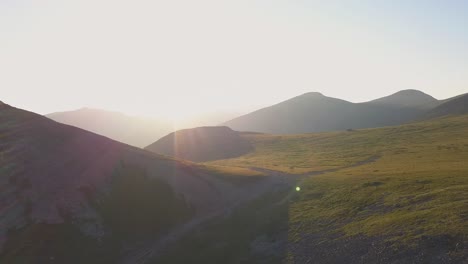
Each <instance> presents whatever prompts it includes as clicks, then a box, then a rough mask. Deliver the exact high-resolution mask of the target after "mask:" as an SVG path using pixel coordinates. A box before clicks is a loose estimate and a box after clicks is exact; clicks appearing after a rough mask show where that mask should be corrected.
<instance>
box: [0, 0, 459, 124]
mask: <svg viewBox="0 0 468 264" xmlns="http://www.w3.org/2000/svg"><path fill="white" fill-rule="evenodd" d="M467 13H468V1H462V0H459V1H458V0H447V1H436V0H414V1H407V0H393V1H384V0H354V1H353V0H346V1H344V0H343V1H333V0H323V1H317V0H316V1H314V0H309V1H305V0H284V1H275V0H268V1H266V0H265V1H257V0H232V1H221V0H199V1H193V0H166V1H157V0H132V1H123V0H41V1H34V0H0V100H1V101H3V102H5V103H8V104H11V105H14V106H16V107H20V108H24V109H27V110H30V111H34V112H37V113H40V114H47V113H51V112H56V111H64V110H72V109H77V108H81V107H94V108H102V109H109V110H114V111H120V112H124V113H127V114H133V115H145V116H155V117H158V116H162V117H173V118H180V117H186V116H189V115H194V114H200V113H207V112H248V111H252V110H255V109H257V108H260V107H264V106H268V105H271V104H274V103H278V102H281V101H284V100H286V99H288V98H291V97H294V96H297V95H300V94H303V93H306V92H311V91H318V92H321V93H323V94H324V95H327V96H331V97H337V98H341V99H345V100H349V101H352V102H363V101H368V100H372V99H375V98H378V97H382V96H386V95H389V94H391V93H394V92H397V91H399V90H403V89H418V90H422V91H424V92H426V93H428V94H431V95H432V96H434V97H436V98H438V99H445V98H448V97H452V96H455V95H458V94H461V93H466V92H468V32H467V31H466V25H468V17H467V16H466V14H467Z"/></svg>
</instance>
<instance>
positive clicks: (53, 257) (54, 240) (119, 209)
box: [0, 103, 264, 263]
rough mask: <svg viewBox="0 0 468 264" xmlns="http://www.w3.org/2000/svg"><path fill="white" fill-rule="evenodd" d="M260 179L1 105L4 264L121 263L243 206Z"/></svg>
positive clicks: (0, 217)
mask: <svg viewBox="0 0 468 264" xmlns="http://www.w3.org/2000/svg"><path fill="white" fill-rule="evenodd" d="M250 176H251V177H250ZM256 176H261V175H260V174H259V173H257V172H252V171H249V170H245V169H233V170H230V169H229V168H225V167H219V166H217V167H210V166H201V165H196V164H193V163H190V162H184V161H179V160H175V159H171V158H168V157H163V156H160V155H156V154H152V153H150V152H147V151H144V150H141V149H137V148H134V147H130V146H128V145H125V144H122V143H118V142H116V141H113V140H110V139H108V138H105V137H103V136H98V135H96V134H93V133H91V132H87V131H84V130H81V129H78V128H75V127H71V126H67V125H63V124H59V123H56V122H54V121H52V120H50V119H47V118H45V117H43V116H40V115H37V114H34V113H30V112H27V111H23V110H20V109H16V108H13V107H10V106H8V105H6V104H3V103H1V104H0V189H1V190H2V191H1V200H0V211H1V214H0V250H1V254H0V263H49V262H50V261H54V263H116V262H117V260H119V261H120V260H121V258H122V254H123V253H124V252H123V249H124V246H125V248H126V251H128V250H129V249H132V248H133V246H134V245H137V244H138V245H144V244H145V243H150V242H151V241H153V240H155V239H158V238H159V237H161V236H165V235H167V234H168V233H170V232H171V231H172V230H174V229H177V228H178V226H180V225H183V224H185V223H187V222H190V221H195V220H196V219H198V218H200V217H206V216H209V215H212V214H216V213H218V212H224V211H223V210H226V208H231V207H232V206H234V205H235V204H238V203H239V202H240V201H242V199H239V197H248V196H247V195H246V194H245V193H246V192H250V188H257V187H256V186H257V184H259V179H263V178H264V177H256ZM239 186H242V188H239ZM259 193H261V192H259ZM145 241H146V242H145ZM141 243H143V244H141ZM130 252H132V251H130Z"/></svg>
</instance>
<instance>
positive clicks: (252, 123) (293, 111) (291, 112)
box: [222, 90, 463, 134]
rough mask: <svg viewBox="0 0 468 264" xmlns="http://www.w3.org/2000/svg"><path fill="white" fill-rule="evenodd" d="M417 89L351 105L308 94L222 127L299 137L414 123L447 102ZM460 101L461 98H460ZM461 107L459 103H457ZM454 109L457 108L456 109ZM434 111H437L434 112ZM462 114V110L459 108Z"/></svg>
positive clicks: (447, 102) (448, 101)
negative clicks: (305, 134) (302, 134)
mask: <svg viewBox="0 0 468 264" xmlns="http://www.w3.org/2000/svg"><path fill="white" fill-rule="evenodd" d="M452 99H454V98H450V99H447V100H437V99H435V98H434V97H432V96H430V95H427V94H425V93H423V92H421V91H417V90H403V91H400V92H397V93H395V94H392V95H389V96H386V97H383V98H380V99H376V100H373V101H369V102H365V103H352V102H348V101H345V100H341V99H336V98H331V97H327V96H324V95H322V94H321V93H316V92H311V93H306V94H303V95H301V96H297V97H294V98H292V99H289V100H286V101H284V102H281V103H279V104H276V105H273V106H270V107H266V108H263V109H260V110H257V111H254V112H252V113H249V114H246V115H243V116H240V117H237V118H235V119H233V120H230V121H228V122H226V123H223V124H222V125H225V126H228V127H230V128H232V129H234V130H237V131H253V132H263V133H273V134H300V133H311V132H326V131H339V130H346V129H359V128H371V127H383V126H391V125H399V124H403V123H407V122H410V121H414V120H418V119H421V118H424V117H426V116H434V115H437V114H429V113H430V112H431V111H432V110H434V109H436V108H437V107H438V106H440V105H442V104H445V105H446V106H445V107H444V109H448V110H447V111H446V112H443V111H438V112H437V113H445V114H450V113H451V110H452V108H451V107H448V106H447V104H450V101H451V100H452ZM460 100H462V99H460ZM459 104H461V105H463V102H459ZM457 109H458V108H457ZM434 111H437V110H434ZM460 111H463V109H460Z"/></svg>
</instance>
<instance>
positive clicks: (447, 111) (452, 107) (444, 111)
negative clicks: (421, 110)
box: [424, 94, 468, 118]
mask: <svg viewBox="0 0 468 264" xmlns="http://www.w3.org/2000/svg"><path fill="white" fill-rule="evenodd" d="M464 114H468V94H464V95H461V96H457V97H455V98H453V99H449V100H447V101H446V102H445V103H443V104H441V105H439V106H437V107H436V108H434V109H432V110H431V111H429V112H428V113H427V114H426V115H425V116H424V117H425V118H435V117H441V116H448V115H464Z"/></svg>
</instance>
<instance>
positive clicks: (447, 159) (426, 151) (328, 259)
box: [216, 115, 468, 263]
mask: <svg viewBox="0 0 468 264" xmlns="http://www.w3.org/2000/svg"><path fill="white" fill-rule="evenodd" d="M247 137H248V138H249V140H250V141H251V142H252V143H253V144H254V145H255V147H256V151H255V152H254V153H251V154H249V155H246V156H243V157H240V158H237V159H231V160H224V161H218V162H216V164H225V165H238V166H245V167H264V168H268V169H276V170H281V171H284V172H290V173H303V172H307V171H318V170H323V169H329V168H340V167H344V166H348V165H351V164H353V163H356V162H358V161H362V160H365V159H367V158H369V157H371V156H373V155H378V156H379V157H380V158H379V159H378V160H376V161H375V162H371V163H368V164H364V165H362V166H358V167H353V168H347V169H341V170H337V171H335V172H331V173H325V174H322V175H320V176H312V177H304V178H303V180H301V181H300V182H298V185H299V186H300V187H301V191H300V192H298V193H296V194H295V195H294V196H293V198H292V199H290V201H289V209H288V219H289V220H288V224H287V225H288V227H287V229H288V242H287V246H285V247H286V249H285V250H286V251H287V252H288V254H287V255H288V257H287V258H285V259H283V260H285V261H286V260H287V261H288V262H290V263H305V262H306V261H307V260H310V259H315V260H316V261H318V263H335V262H340V261H349V262H353V261H354V262H359V261H363V260H364V262H366V261H367V262H374V261H384V260H385V261H386V262H394V261H403V262H404V261H407V262H416V263H429V261H433V260H434V259H437V260H439V261H440V263H443V262H454V263H460V262H463V261H468V260H467V257H468V250H467V248H468V247H467V242H468V162H467V161H468V116H466V115H465V116H459V117H450V118H442V119H435V120H431V121H427V122H421V123H413V124H407V125H403V126H397V127H387V128H380V129H366V130H358V131H349V132H348V131H344V132H337V133H322V134H305V135H292V136H276V135H248V136H247ZM258 235H260V234H258ZM340 256H341V257H340ZM431 263H432V262H431Z"/></svg>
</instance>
